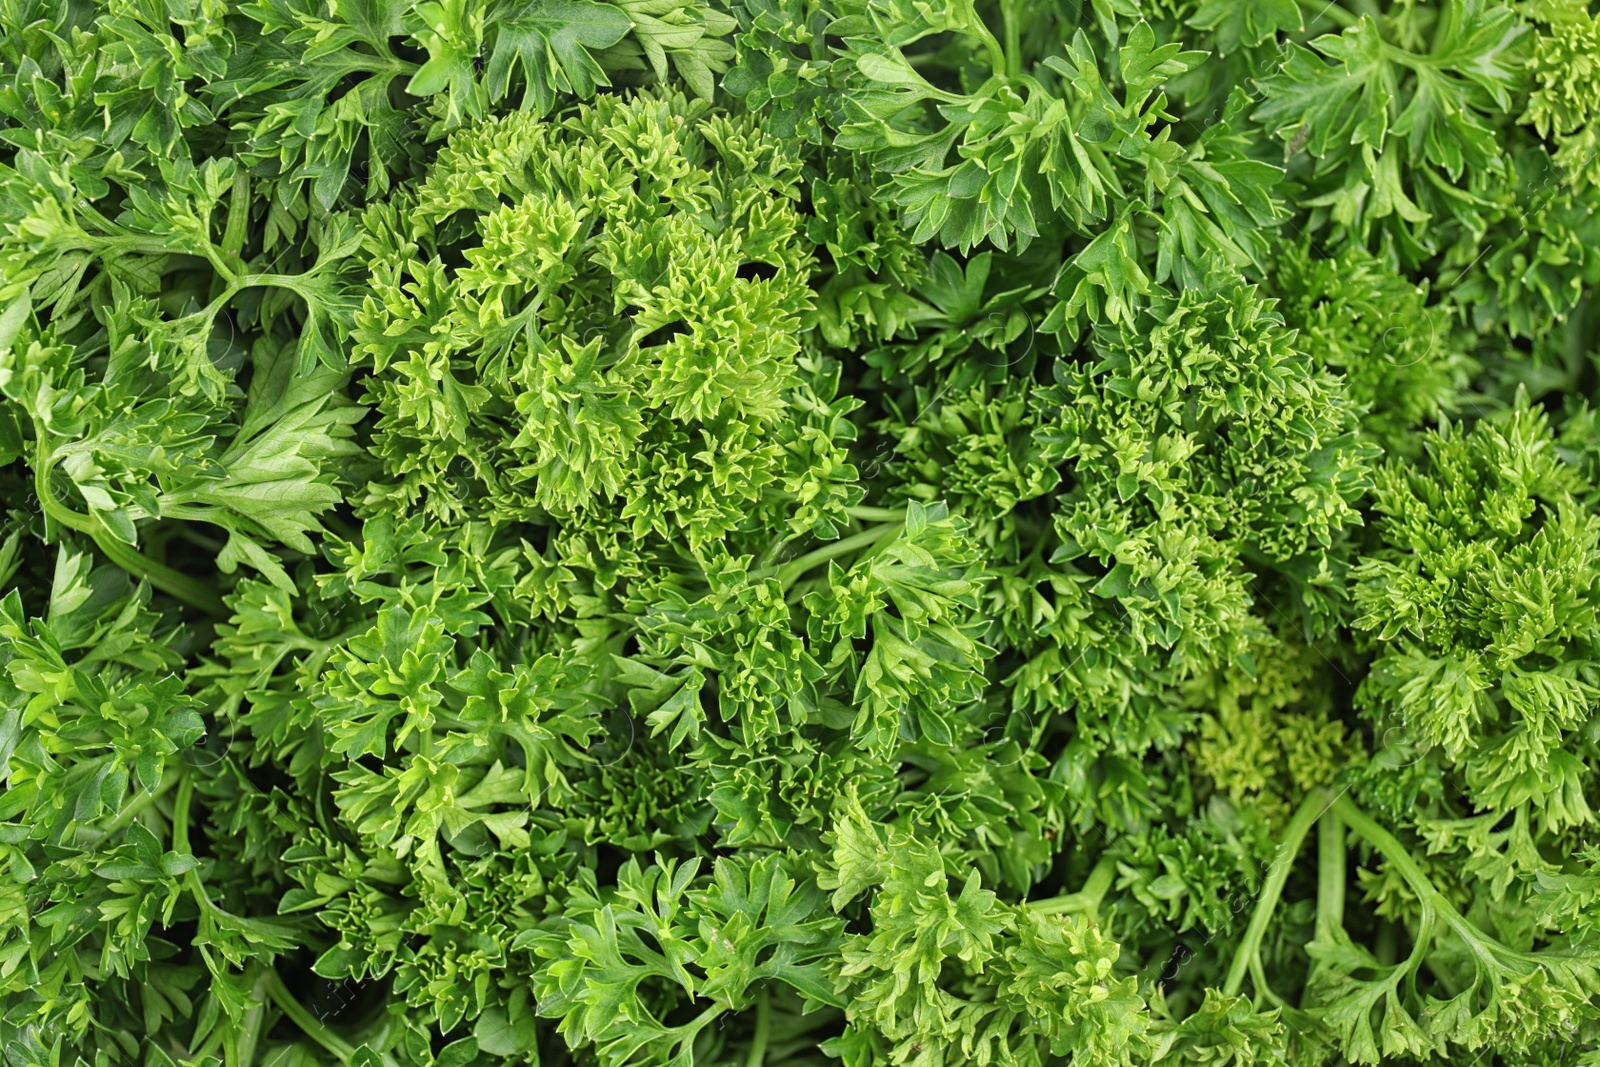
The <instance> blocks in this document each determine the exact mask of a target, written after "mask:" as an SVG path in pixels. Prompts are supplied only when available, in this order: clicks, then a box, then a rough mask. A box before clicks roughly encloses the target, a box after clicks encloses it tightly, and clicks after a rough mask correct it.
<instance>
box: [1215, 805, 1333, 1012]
mask: <svg viewBox="0 0 1600 1067" xmlns="http://www.w3.org/2000/svg"><path fill="white" fill-rule="evenodd" d="M1328 804H1329V801H1328V794H1327V791H1326V790H1324V789H1313V790H1312V791H1311V792H1310V793H1308V794H1307V795H1306V798H1305V800H1304V801H1302V802H1301V804H1300V808H1299V810H1297V811H1296V812H1295V813H1294V817H1293V818H1292V819H1290V820H1289V825H1288V827H1287V828H1286V829H1285V830H1284V832H1283V840H1282V841H1280V842H1279V843H1278V849H1277V853H1276V854H1275V855H1274V856H1273V858H1272V862H1271V863H1269V864H1268V865H1267V880H1266V882H1265V884H1263V885H1262V887H1261V896H1260V898H1259V899H1258V900H1257V901H1256V910H1255V914H1253V915H1251V916H1250V925H1249V926H1248V927H1247V928H1246V929H1245V932H1244V940H1242V941H1240V942H1239V949H1238V951H1237V952H1235V953H1234V955H1233V965H1232V966H1231V967H1229V968H1228V978H1227V981H1225V982H1224V983H1223V985H1222V992H1223V995H1224V996H1230V997H1232V996H1237V995H1238V993H1239V990H1240V989H1241V988H1242V987H1243V986H1244V978H1245V975H1246V974H1247V973H1248V972H1249V970H1250V967H1251V964H1252V963H1253V962H1254V960H1255V958H1256V953H1257V952H1258V951H1260V949H1261V939H1262V938H1263V937H1265V936H1266V933H1267V924H1268V923H1270V922H1271V921H1272V913H1273V911H1275V910H1276V909H1277V907H1278V898H1279V897H1280V896H1282V895H1283V887H1284V885H1285V884H1286V883H1287V882H1288V881H1289V870H1290V868H1292V867H1293V866H1294V857H1295V854H1296V853H1298V852H1299V851H1300V845H1301V844H1302V843H1303V842H1304V841H1305V839H1306V834H1307V833H1309V832H1310V830H1311V824H1312V823H1314V822H1316V821H1317V816H1319V815H1321V814H1322V813H1323V812H1324V811H1326V810H1327V809H1328Z"/></svg>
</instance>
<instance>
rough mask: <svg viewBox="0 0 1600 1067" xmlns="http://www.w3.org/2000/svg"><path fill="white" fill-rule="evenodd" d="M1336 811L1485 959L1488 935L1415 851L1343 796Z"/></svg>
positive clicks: (1334, 804) (1347, 824) (1418, 896)
mask: <svg viewBox="0 0 1600 1067" xmlns="http://www.w3.org/2000/svg"><path fill="white" fill-rule="evenodd" d="M1333 810H1334V811H1336V812H1338V814H1339V818H1341V819H1343V820H1344V824H1345V825H1346V826H1348V827H1350V829H1352V830H1354V831H1355V832H1356V833H1358V834H1360V835H1361V836H1362V837H1363V838H1365V839H1366V841H1367V843H1368V844H1369V845H1371V846H1372V847H1373V848H1375V849H1377V850H1378V851H1379V852H1380V853H1381V854H1382V855H1383V858H1384V859H1385V860H1388V861H1389V866H1391V867H1393V868H1394V870H1395V873H1396V874H1398V875H1399V876H1400V877H1401V878H1402V879H1404V880H1405V883H1406V885H1407V886H1409V887H1410V888H1411V891H1412V892H1413V893H1415V894H1416V895H1417V900H1418V901H1419V902H1420V903H1421V904H1422V905H1423V907H1424V909H1427V908H1432V909H1434V911H1435V912H1437V914H1438V915H1439V916H1440V917H1441V918H1443V919H1444V921H1445V923H1446V924H1447V925H1449V927H1450V928H1451V929H1452V930H1454V931H1455V932H1456V933H1457V934H1458V935H1460V937H1461V940H1462V941H1464V942H1466V944H1467V946H1468V947H1469V948H1470V949H1472V951H1473V952H1474V953H1475V954H1478V955H1482V950H1483V944H1484V934H1483V932H1482V931H1480V930H1479V929H1478V928H1477V927H1475V926H1473V925H1472V924H1471V923H1469V922H1468V921H1467V920H1466V919H1464V918H1462V917H1461V913H1460V912H1459V911H1457V910H1456V906H1455V905H1454V904H1452V903H1450V899H1449V898H1448V897H1446V896H1445V895H1444V894H1443V893H1441V892H1439V887H1438V886H1436V885H1434V884H1433V879H1431V878H1429V877H1428V875H1427V872H1426V871H1424V870H1423V869H1422V868H1421V867H1419V866H1418V865H1417V861H1416V860H1415V859H1413V858H1412V857H1411V851H1410V850H1409V849H1407V848H1406V847H1405V846H1404V845H1402V844H1401V843H1400V842H1399V841H1398V840H1396V839H1395V836H1394V835H1393V834H1391V833H1390V832H1389V831H1387V830H1385V829H1384V828H1383V827H1382V826H1379V825H1378V824H1377V823H1376V822H1374V821H1373V819H1372V818H1371V817H1370V816H1368V815H1367V813H1366V812H1364V811H1362V810H1361V809H1360V808H1358V807H1356V805H1355V802H1354V801H1352V800H1351V799H1350V798H1349V797H1348V796H1340V797H1339V798H1338V799H1337V800H1335V801H1334V802H1333Z"/></svg>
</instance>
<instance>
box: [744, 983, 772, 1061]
mask: <svg viewBox="0 0 1600 1067" xmlns="http://www.w3.org/2000/svg"><path fill="white" fill-rule="evenodd" d="M771 1028H772V1004H771V998H770V997H769V995H768V993H767V987H766V986H762V987H761V992H759V993H757V994H756V1032H755V1035H754V1036H753V1037H751V1038H750V1055H749V1056H748V1057H746V1058H745V1061H744V1062H745V1067H762V1061H763V1060H765V1059H766V1058H767V1033H768V1031H769V1030H771Z"/></svg>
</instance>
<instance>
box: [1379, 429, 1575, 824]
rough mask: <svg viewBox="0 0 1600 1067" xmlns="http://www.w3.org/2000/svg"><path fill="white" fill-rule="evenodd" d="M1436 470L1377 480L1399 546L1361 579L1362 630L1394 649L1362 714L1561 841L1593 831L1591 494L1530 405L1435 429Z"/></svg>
mask: <svg viewBox="0 0 1600 1067" xmlns="http://www.w3.org/2000/svg"><path fill="white" fill-rule="evenodd" d="M1424 464H1425V465H1424V466H1423V467H1421V468H1420V469H1415V468H1410V467H1408V466H1407V465H1404V464H1401V463H1391V464H1390V465H1388V466H1387V467H1385V468H1384V469H1383V470H1382V471H1381V472H1380V474H1379V476H1378V480H1377V489H1376V499H1377V507H1378V511H1379V514H1380V516H1381V518H1380V521H1379V524H1378V530H1379V532H1380V534H1381V536H1382V538H1383V541H1384V543H1385V546H1386V547H1385V548H1383V549H1381V550H1379V551H1378V552H1377V553H1375V554H1374V555H1373V556H1371V557H1369V558H1367V559H1365V560H1364V561H1363V562H1362V563H1361V564H1360V566H1359V567H1358V568H1357V569H1356V571H1355V572H1354V577H1355V578H1356V580H1357V585H1356V591H1355V596H1356V607H1357V610H1358V611H1359V613H1360V614H1359V616H1358V618H1357V620H1356V625H1357V626H1358V627H1359V628H1360V629H1362V630H1365V631H1368V632H1371V633H1372V634H1373V635H1374V636H1375V637H1377V638H1378V639H1380V640H1382V641H1385V642H1387V643H1386V644H1385V645H1384V646H1383V647H1382V649H1381V651H1380V652H1379V653H1378V655H1377V658H1376V660H1375V662H1374V663H1373V667H1372V673H1371V674H1370V676H1369V677H1368V679H1367V680H1366V682H1365V683H1363V687H1362V700H1363V706H1364V707H1365V708H1366V709H1367V710H1368V711H1369V713H1370V714H1372V715H1374V716H1375V717H1376V718H1377V720H1378V721H1379V722H1380V723H1381V724H1382V725H1384V726H1388V725H1398V726H1399V727H1401V728H1402V730H1404V731H1405V732H1406V733H1407V734H1408V735H1409V738H1408V739H1409V740H1411V741H1413V742H1415V743H1417V744H1421V745H1438V746H1440V747H1441V748H1442V750H1443V753H1444V755H1445V757H1446V758H1447V759H1448V760H1450V761H1452V763H1457V764H1458V765H1459V767H1460V769H1461V771H1462V772H1463V773H1464V779H1463V783H1462V784H1463V785H1464V786H1465V788H1466V789H1467V790H1468V793H1469V795H1470V796H1471V797H1472V798H1473V799H1474V800H1475V801H1476V802H1477V803H1478V804H1479V805H1480V806H1481V807H1483V808H1485V809H1487V810H1490V811H1510V810H1511V809H1514V808H1517V807H1520V806H1523V805H1529V806H1530V811H1531V813H1532V814H1534V815H1536V816H1537V817H1538V819H1539V822H1540V824H1541V826H1543V827H1544V828H1545V829H1547V830H1549V831H1554V832H1560V831H1563V830H1565V829H1568V828H1571V827H1575V826H1579V825H1584V824H1587V823H1589V822H1591V820H1592V819H1593V813H1592V811H1591V810H1590V808H1589V805H1588V803H1587V801H1586V800H1585V797H1584V790H1583V788H1582V786H1581V777H1580V776H1581V773H1582V772H1581V766H1582V762H1581V756H1579V755H1578V754H1577V753H1576V752H1574V751H1573V743H1574V741H1576V740H1577V738H1576V737H1574V734H1573V732H1574V731H1582V730H1583V729H1584V727H1585V726H1586V724H1587V722H1588V719H1589V717H1590V715H1591V713H1592V711H1593V709H1594V706H1595V703H1596V699H1597V697H1600V690H1597V689H1596V684H1597V682H1600V676H1597V675H1596V669H1597V663H1596V662H1595V656H1596V649H1595V648H1594V646H1593V644H1592V642H1593V635H1594V629H1595V612H1596V606H1597V603H1600V567H1597V563H1596V555H1595V553H1596V548H1597V546H1600V518H1597V517H1596V516H1595V515H1594V514H1593V513H1592V512H1591V511H1590V510H1589V509H1588V508H1586V507H1585V506H1584V504H1583V503H1582V500H1583V498H1584V496H1585V495H1587V493H1588V487H1587V486H1586V484H1585V482H1584V480H1583V476H1582V475H1581V474H1580V473H1579V472H1578V471H1577V470H1576V469H1574V468H1572V467H1570V466H1568V465H1567V464H1566V463H1564V462H1563V461H1562V459H1561V457H1560V455H1559V454H1558V452H1557V450H1556V447H1555V440H1554V438H1553V437H1552V435H1551V432H1550V428H1549V421H1548V418H1547V417H1546V416H1545V415H1544V413H1543V412H1541V411H1538V410H1536V409H1533V408H1530V407H1529V406H1528V405H1527V404H1526V402H1525V401H1524V402H1522V403H1519V404H1518V406H1516V407H1515V408H1513V409H1511V410H1510V411H1508V412H1506V413H1505V415H1504V416H1503V417H1500V418H1496V419H1491V420H1485V421H1483V422H1480V423H1479V424H1478V425H1477V426H1475V427H1474V428H1473V429H1472V430H1471V431H1464V430H1462V429H1460V428H1453V427H1448V426H1447V427H1446V428H1445V429H1444V430H1442V431H1440V432H1439V433H1437V434H1435V435H1430V438H1429V440H1428V441H1427V459H1426V460H1425V461H1424Z"/></svg>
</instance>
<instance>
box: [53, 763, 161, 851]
mask: <svg viewBox="0 0 1600 1067" xmlns="http://www.w3.org/2000/svg"><path fill="white" fill-rule="evenodd" d="M182 777H183V772H181V771H168V772H167V775H166V777H164V778H162V779H161V781H159V782H157V783H156V787H155V788H154V789H153V790H150V791H149V792H146V793H141V794H140V795H138V796H136V797H134V798H133V800H132V801H130V802H129V803H128V804H126V805H124V807H123V809H122V810H121V811H119V812H117V816H116V818H114V819H112V820H111V821H110V822H108V823H106V824H105V825H104V826H98V827H96V826H80V827H79V828H78V832H79V833H80V834H83V833H88V834H93V835H95V838H94V839H95V840H96V841H104V840H105V839H106V838H108V837H110V836H111V835H112V834H114V833H116V832H117V831H118V830H120V829H122V828H123V827H124V826H126V825H128V824H129V823H130V822H132V821H133V820H134V819H135V818H137V817H138V815H139V813H140V812H142V811H143V810H144V809H145V808H148V807H149V806H150V805H151V804H153V803H155V802H156V801H157V800H159V799H161V798H162V797H163V796H165V795H166V794H167V791H168V790H170V789H171V788H172V787H173V786H175V785H177V784H178V781H179V779H181V778H182Z"/></svg>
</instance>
